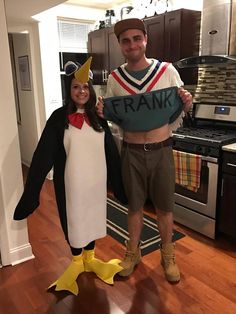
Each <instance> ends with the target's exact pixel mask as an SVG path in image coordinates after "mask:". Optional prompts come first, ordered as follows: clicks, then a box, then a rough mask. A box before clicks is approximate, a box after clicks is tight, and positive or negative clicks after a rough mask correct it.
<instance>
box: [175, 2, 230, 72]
mask: <svg viewBox="0 0 236 314" xmlns="http://www.w3.org/2000/svg"><path fill="white" fill-rule="evenodd" d="M200 40H201V49H200V55H199V56H192V57H188V58H185V59H182V60H179V61H177V62H176V63H175V65H176V66H177V67H178V68H190V67H203V66H208V65H214V66H220V65H227V64H236V0H203V10H202V24H201V36H200Z"/></svg>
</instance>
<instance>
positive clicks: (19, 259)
mask: <svg viewBox="0 0 236 314" xmlns="http://www.w3.org/2000/svg"><path fill="white" fill-rule="evenodd" d="M34 257H35V256H34V254H33V252H32V247H31V245H30V243H27V244H24V245H22V246H18V247H16V248H14V249H12V250H10V260H11V265H12V266H14V265H17V264H20V263H23V262H25V261H28V260H30V259H33V258H34ZM3 266H4V265H3Z"/></svg>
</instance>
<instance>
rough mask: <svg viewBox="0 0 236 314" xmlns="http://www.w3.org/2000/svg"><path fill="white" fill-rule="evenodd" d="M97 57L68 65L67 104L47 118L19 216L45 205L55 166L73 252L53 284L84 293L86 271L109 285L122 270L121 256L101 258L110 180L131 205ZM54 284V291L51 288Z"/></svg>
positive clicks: (61, 211)
mask: <svg viewBox="0 0 236 314" xmlns="http://www.w3.org/2000/svg"><path fill="white" fill-rule="evenodd" d="M90 64H91V57H90V58H89V59H88V60H87V61H86V62H85V63H84V64H83V65H82V66H81V65H80V64H77V63H74V62H72V61H69V62H67V64H66V65H65V74H66V76H65V87H66V100H65V106H63V107H61V108H59V109H57V110H55V111H54V112H53V113H52V115H51V116H50V118H49V119H48V120H47V123H46V126H45V128H44V130H43V132H42V135H41V138H40V140H39V143H38V145H37V148H36V150H35V152H34V155H33V158H32V162H31V166H30V169H29V172H28V176H27V180H26V184H25V188H24V192H23V195H22V197H21V199H20V201H19V203H18V205H17V206H16V209H15V212H14V219H15V220H21V219H25V218H26V217H28V216H29V215H30V214H32V213H33V212H34V210H35V209H36V208H37V207H38V206H39V197H40V191H41V188H42V185H43V183H44V180H45V178H46V176H47V174H48V172H49V171H50V170H51V169H52V168H53V183H54V188H55V195H56V201H57V207H58V213H59V217H60V222H61V226H62V229H63V231H64V234H65V238H66V240H67V242H68V244H69V245H70V248H71V252H72V255H73V258H72V261H71V264H70V265H69V267H68V268H67V269H66V270H65V272H64V273H63V274H62V275H61V276H60V277H59V278H58V279H57V280H56V281H55V282H54V283H52V284H51V285H50V286H49V288H51V287H55V290H56V291H59V290H67V291H70V292H71V293H73V294H74V295H78V292H79V288H78V285H77V282H76V279H77V277H78V276H79V274H81V273H82V272H94V273H96V275H97V276H98V277H99V278H100V279H101V280H103V281H104V282H106V283H108V284H113V277H114V276H115V274H116V273H118V272H119V271H120V270H122V267H121V266H120V265H119V263H120V260H118V259H112V260H110V261H109V262H103V261H101V260H99V259H97V258H96V257H95V252H94V248H95V240H96V239H99V238H102V237H105V236H106V198H107V182H109V183H110V184H111V186H112V189H113V192H114V196H115V197H116V198H117V199H118V200H119V201H120V202H121V203H123V204H127V198H126V195H125V192H124V188H123V183H122V177H121V166H120V156H119V152H118V149H117V147H116V144H115V142H114V139H113V136H112V134H111V131H110V129H109V127H108V124H107V122H106V121H105V120H103V119H100V118H99V117H98V116H97V115H96V110H95V105H96V101H97V100H96V94H95V91H94V89H93V86H92V72H91V71H90ZM49 288H48V289H49Z"/></svg>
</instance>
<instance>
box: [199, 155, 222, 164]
mask: <svg viewBox="0 0 236 314" xmlns="http://www.w3.org/2000/svg"><path fill="white" fill-rule="evenodd" d="M201 159H202V160H204V161H209V162H213V163H215V164H217V163H218V158H215V157H210V156H201Z"/></svg>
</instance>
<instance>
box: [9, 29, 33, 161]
mask: <svg viewBox="0 0 236 314" xmlns="http://www.w3.org/2000/svg"><path fill="white" fill-rule="evenodd" d="M13 47H14V59H15V65H16V76H17V87H18V96H19V107H20V114H21V121H20V123H19V125H18V130H19V139H20V151H21V160H22V162H23V163H24V164H25V165H27V166H29V165H30V163H31V159H32V155H33V152H34V150H35V147H36V145H37V142H38V136H37V124H36V111H35V104H34V103H35V101H34V89H33V82H32V70H31V69H32V66H31V53H30V44H29V34H19V33H18V34H13ZM22 56H28V59H29V75H30V89H31V90H22V88H21V81H20V72H19V57H22Z"/></svg>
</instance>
